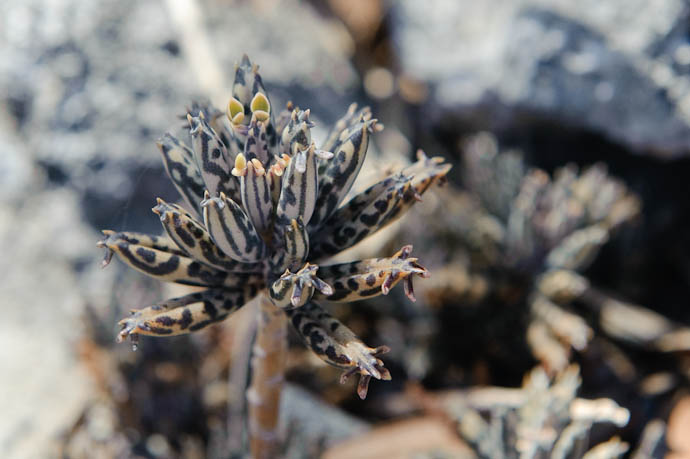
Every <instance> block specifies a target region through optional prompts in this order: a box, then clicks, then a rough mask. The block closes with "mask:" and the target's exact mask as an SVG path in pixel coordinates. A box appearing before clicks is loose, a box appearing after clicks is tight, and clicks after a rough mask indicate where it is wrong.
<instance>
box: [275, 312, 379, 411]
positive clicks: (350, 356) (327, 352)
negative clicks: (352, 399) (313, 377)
mask: <svg viewBox="0 0 690 459" xmlns="http://www.w3.org/2000/svg"><path fill="white" fill-rule="evenodd" d="M285 313H286V314H287V315H288V317H289V318H290V321H291V322H292V325H293V326H294V327H295V329H296V330H297V333H298V334H299V335H300V337H301V338H302V340H303V341H304V342H305V344H306V345H307V346H309V348H310V349H311V350H312V351H314V353H315V354H316V355H317V356H319V357H320V358H321V359H322V360H323V361H324V362H326V363H328V364H330V365H334V366H336V367H339V368H343V369H345V370H346V371H345V373H343V376H342V377H341V382H344V381H345V380H346V379H347V378H348V377H349V376H351V375H353V374H359V375H360V380H359V384H358V385H357V393H358V394H359V396H360V398H362V399H364V398H365V397H366V396H367V390H368V387H369V381H370V379H371V378H372V377H373V378H376V379H382V380H385V381H388V380H390V379H391V375H390V373H389V372H388V370H387V369H386V368H385V367H384V366H383V362H382V361H381V360H380V359H379V358H378V357H379V356H380V355H381V354H384V353H386V352H388V348H387V347H386V346H381V347H378V348H371V347H369V346H367V345H366V344H364V343H363V342H362V341H361V340H360V339H359V338H358V337H357V336H356V335H355V334H354V333H353V332H352V330H350V329H349V328H347V327H346V326H345V325H344V324H343V323H341V322H340V321H339V320H338V319H336V318H335V317H333V316H332V315H330V314H329V313H328V312H326V311H325V310H324V309H323V308H322V307H321V306H319V305H318V304H316V303H315V302H313V301H311V302H308V303H307V304H305V305H304V306H302V307H301V308H296V309H288V310H286V311H285Z"/></svg>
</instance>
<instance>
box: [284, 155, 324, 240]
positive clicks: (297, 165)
mask: <svg viewBox="0 0 690 459" xmlns="http://www.w3.org/2000/svg"><path fill="white" fill-rule="evenodd" d="M316 155H317V152H316V150H315V148H314V145H313V144H312V145H311V146H310V147H309V148H308V149H306V150H299V151H296V152H294V155H293V156H292V157H291V158H290V162H289V163H288V165H287V168H286V169H285V173H284V174H283V178H282V186H281V190H280V198H279V199H278V206H277V208H276V225H275V227H276V232H275V236H276V237H277V240H281V239H282V230H283V228H284V227H285V226H287V225H289V224H290V220H292V219H293V218H294V219H297V218H300V219H301V220H302V221H303V222H308V221H309V219H310V218H311V216H312V213H313V212H314V205H315V204H316V196H317V193H318V190H319V183H318V178H317V176H316Z"/></svg>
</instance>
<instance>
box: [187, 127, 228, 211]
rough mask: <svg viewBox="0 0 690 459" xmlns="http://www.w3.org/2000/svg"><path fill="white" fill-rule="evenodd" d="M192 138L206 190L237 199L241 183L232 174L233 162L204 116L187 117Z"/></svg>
mask: <svg viewBox="0 0 690 459" xmlns="http://www.w3.org/2000/svg"><path fill="white" fill-rule="evenodd" d="M187 119H188V121H189V126H190V131H189V132H190V134H191V136H192V150H193V151H194V158H196V162H197V165H198V166H199V170H200V171H201V176H202V177H203V179H204V183H205V184H206V189H207V190H208V191H209V192H210V193H211V194H212V195H213V196H216V195H218V194H219V193H225V194H226V195H228V196H230V197H232V198H235V197H236V196H237V193H238V192H239V188H240V187H239V185H240V184H239V182H238V181H237V179H235V178H234V177H233V176H232V175H231V174H230V170H231V169H232V164H233V163H232V162H230V158H229V157H228V152H227V149H226V148H225V145H223V142H222V141H221V140H220V138H219V137H218V135H217V134H216V133H215V131H214V130H213V129H212V128H211V126H210V125H209V124H208V122H206V120H205V119H204V118H203V116H198V117H193V116H191V115H190V116H188V117H187Z"/></svg>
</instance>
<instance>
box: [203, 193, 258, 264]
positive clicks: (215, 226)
mask: <svg viewBox="0 0 690 459" xmlns="http://www.w3.org/2000/svg"><path fill="white" fill-rule="evenodd" d="M201 207H202V208H203V213H204V224H205V225H206V229H207V230H208V232H209V234H210V235H211V239H212V240H213V242H215V244H216V245H217V246H218V247H219V248H220V249H221V250H222V251H223V252H224V253H225V254H226V255H227V256H229V257H230V258H232V259H233V260H237V261H241V262H245V263H252V262H257V261H260V260H261V259H263V257H264V256H265V254H266V250H267V248H266V244H265V243H264V241H263V240H262V239H261V236H259V234H258V233H257V232H256V229H255V228H254V225H253V224H252V222H251V221H250V220H249V217H247V214H246V213H245V212H244V210H242V208H241V207H240V206H239V205H238V204H237V203H236V202H235V201H233V200H232V199H229V198H228V197H227V196H225V194H224V193H221V194H220V197H216V198H211V197H210V196H209V195H208V193H207V194H206V195H205V199H204V201H202V203H201Z"/></svg>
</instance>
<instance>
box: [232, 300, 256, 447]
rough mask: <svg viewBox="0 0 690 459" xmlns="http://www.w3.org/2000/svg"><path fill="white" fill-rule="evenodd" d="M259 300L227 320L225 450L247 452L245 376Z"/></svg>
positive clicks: (247, 370)
mask: <svg viewBox="0 0 690 459" xmlns="http://www.w3.org/2000/svg"><path fill="white" fill-rule="evenodd" d="M258 310H259V298H258V297H257V298H256V299H255V300H252V301H251V303H249V304H247V305H245V306H244V307H243V308H242V309H240V310H239V311H237V312H236V313H235V315H234V316H233V318H232V320H230V321H228V330H230V333H231V334H232V341H231V344H230V345H231V349H230V372H229V375H228V451H230V452H237V451H243V450H246V444H245V442H246V438H247V437H246V435H245V434H246V423H245V420H246V419H247V409H246V408H247V404H246V399H245V395H246V392H247V376H248V375H249V359H250V355H251V348H252V342H253V340H254V332H255V331H256V326H257V323H256V322H257V320H256V319H257V314H258Z"/></svg>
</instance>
